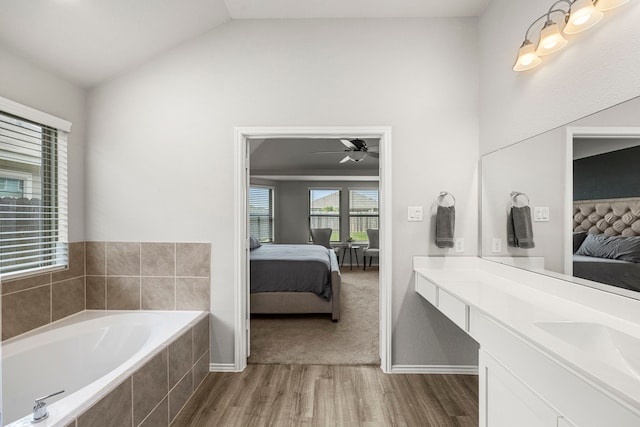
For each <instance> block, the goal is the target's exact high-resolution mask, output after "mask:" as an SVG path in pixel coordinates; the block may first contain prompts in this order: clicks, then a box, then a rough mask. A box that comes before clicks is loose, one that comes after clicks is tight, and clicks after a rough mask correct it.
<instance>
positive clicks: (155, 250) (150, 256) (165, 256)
mask: <svg viewBox="0 0 640 427" xmlns="http://www.w3.org/2000/svg"><path fill="white" fill-rule="evenodd" d="M140 258H141V260H140V264H141V270H142V271H141V274H142V275H143V276H171V277H173V276H175V274H176V244H175V243H142V244H141V246H140Z"/></svg>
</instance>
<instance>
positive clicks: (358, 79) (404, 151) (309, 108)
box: [87, 18, 478, 365]
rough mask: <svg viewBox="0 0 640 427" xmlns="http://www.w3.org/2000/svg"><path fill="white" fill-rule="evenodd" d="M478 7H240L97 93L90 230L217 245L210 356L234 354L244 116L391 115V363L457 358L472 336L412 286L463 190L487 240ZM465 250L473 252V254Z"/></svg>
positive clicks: (470, 241)
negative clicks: (378, 10) (397, 12)
mask: <svg viewBox="0 0 640 427" xmlns="http://www.w3.org/2000/svg"><path fill="white" fill-rule="evenodd" d="M475 40H476V20H474V19H467V18H465V19H411V20H382V19H381V20H347V19H341V20H296V21H283V20H266V21H232V22H230V23H228V24H226V25H224V26H222V27H219V28H218V29H216V30H214V31H211V32H209V33H208V34H205V35H203V36H202V37H200V38H198V39H196V40H193V41H192V42H189V43H187V44H184V45H182V46H181V47H179V48H177V49H174V50H173V51H171V52H168V53H167V54H166V55H163V56H162V57H160V58H157V59H156V60H154V61H152V62H150V63H148V64H146V65H144V66H143V67H141V68H139V69H137V70H135V71H133V72H131V73H129V74H127V75H125V76H122V77H120V78H118V79H116V80H113V81H111V82H108V83H105V84H103V85H101V86H99V87H98V88H96V89H95V90H93V91H92V92H91V94H90V97H89V107H90V110H89V114H90V125H91V126H90V132H89V138H88V140H89V143H88V148H87V238H88V239H92V240H125V241H126V240H135V241H163V240H166V241H206V242H211V243H212V269H211V270H212V276H213V277H212V288H211V289H212V292H211V307H212V312H213V317H214V324H213V336H212V338H213V341H212V352H211V354H212V361H213V362H215V363H231V362H232V361H233V333H234V331H233V320H234V313H233V307H234V304H233V291H234V286H239V284H237V283H234V282H233V270H232V266H233V259H232V251H229V248H230V247H231V246H232V244H233V243H232V239H233V230H232V229H233V227H232V224H233V220H234V218H233V212H232V210H231V207H232V204H233V196H234V195H233V187H232V182H233V167H234V165H233V129H234V126H270V125H271V126H283V125H284V126H324V125H331V126H340V125H346V126H357V125H363V126H364V125H373V126H392V129H393V130H392V132H393V147H392V150H393V171H392V173H393V194H392V197H393V204H394V208H393V212H392V214H393V238H394V241H393V253H394V259H393V283H392V286H393V363H395V364H417V365H420V364H428V365H449V364H451V365H455V364H465V365H466V364H471V363H473V362H474V361H475V360H476V350H477V348H476V346H475V344H474V343H473V342H472V341H471V340H470V339H469V338H467V337H466V336H465V335H464V334H463V333H462V332H460V331H459V330H458V329H457V328H456V327H455V326H454V325H453V324H452V323H450V322H449V321H448V320H447V319H446V318H443V316H441V315H440V314H439V313H438V312H437V311H436V310H434V309H433V308H432V307H431V306H430V305H429V304H428V303H426V302H425V301H423V300H422V299H421V298H420V297H419V296H417V295H416V293H415V292H414V289H413V274H412V256H414V255H426V254H434V255H435V254H443V253H446V252H445V250H441V249H437V248H436V247H435V245H434V244H433V243H432V240H433V231H434V230H433V227H432V226H431V224H430V223H429V222H428V221H427V222H422V223H408V222H407V221H406V215H407V206H410V205H411V206H413V205H423V206H425V208H426V210H427V211H428V210H429V208H430V207H431V204H432V203H433V201H434V200H435V199H436V197H437V195H438V193H439V191H441V190H447V191H450V192H451V193H453V194H454V195H455V196H456V199H457V201H458V203H457V212H458V222H457V228H456V235H457V236H458V237H464V238H465V239H466V249H467V251H466V255H474V254H475V253H476V248H477V219H476V213H477V179H476V164H477V159H478V78H477V69H476V64H477V62H476V60H477V53H476V48H477V46H476V42H475ZM462 255H464V254H462Z"/></svg>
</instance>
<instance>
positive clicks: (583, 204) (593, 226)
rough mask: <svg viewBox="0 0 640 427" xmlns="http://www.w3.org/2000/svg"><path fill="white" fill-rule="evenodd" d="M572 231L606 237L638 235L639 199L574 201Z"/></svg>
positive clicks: (639, 219)
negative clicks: (602, 234)
mask: <svg viewBox="0 0 640 427" xmlns="http://www.w3.org/2000/svg"><path fill="white" fill-rule="evenodd" d="M573 231H574V232H578V231H588V232H589V233H593V234H601V233H604V234H605V235H607V236H625V237H631V236H638V235H640V197H629V198H624V199H602V200H577V201H574V202H573Z"/></svg>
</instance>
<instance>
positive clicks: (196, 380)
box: [193, 351, 209, 391]
mask: <svg viewBox="0 0 640 427" xmlns="http://www.w3.org/2000/svg"><path fill="white" fill-rule="evenodd" d="M208 374H209V351H206V352H205V353H204V354H203V355H202V357H200V359H199V360H198V361H196V364H195V365H194V366H193V389H194V391H195V390H196V389H197V388H198V386H199V385H200V384H201V383H202V381H204V379H205V378H206V377H207V375H208Z"/></svg>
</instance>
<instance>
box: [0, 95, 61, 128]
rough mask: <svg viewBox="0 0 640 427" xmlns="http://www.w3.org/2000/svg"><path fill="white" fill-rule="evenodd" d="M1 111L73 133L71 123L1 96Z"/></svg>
mask: <svg viewBox="0 0 640 427" xmlns="http://www.w3.org/2000/svg"><path fill="white" fill-rule="evenodd" d="M0 110H1V111H4V112H5V113H9V114H12V115H14V116H18V117H21V118H23V119H27V120H31V121H33V122H36V123H39V124H42V125H47V126H51V127H54V128H56V129H60V130H63V131H65V132H71V122H68V121H67V120H64V119H61V118H59V117H56V116H52V115H51V114H49V113H45V112H43V111H40V110H36V109H35V108H31V107H27V106H26V105H22V104H20V103H18V102H15V101H12V100H10V99H7V98H4V97H2V96H0Z"/></svg>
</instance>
